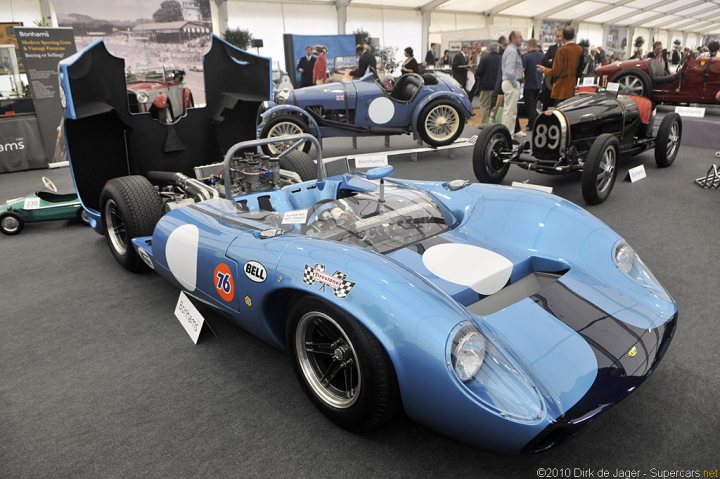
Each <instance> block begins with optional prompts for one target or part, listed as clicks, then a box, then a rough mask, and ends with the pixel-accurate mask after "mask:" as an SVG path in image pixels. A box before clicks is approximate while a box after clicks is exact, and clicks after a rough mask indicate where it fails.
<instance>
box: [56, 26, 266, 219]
mask: <svg viewBox="0 0 720 479" xmlns="http://www.w3.org/2000/svg"><path fill="white" fill-rule="evenodd" d="M204 72H205V90H206V92H207V93H206V98H207V104H206V106H204V107H200V108H190V109H188V110H187V112H186V113H185V114H184V115H183V116H182V117H180V118H178V119H177V120H176V121H175V122H174V123H172V124H164V123H161V122H159V121H157V120H155V119H153V118H152V117H151V115H150V114H149V113H140V114H137V113H131V112H130V109H129V104H128V95H127V85H126V80H125V62H124V60H123V59H121V58H117V57H115V56H113V55H112V54H110V53H109V52H108V50H107V48H106V47H105V44H104V43H103V41H98V42H96V43H94V44H92V45H91V46H89V47H88V48H86V49H85V50H83V51H81V52H79V53H77V54H75V55H73V56H72V57H69V58H67V59H66V60H64V61H62V62H61V63H60V85H61V88H62V90H63V92H62V93H63V94H64V98H63V106H64V110H65V135H66V142H67V150H68V157H69V159H70V164H71V167H72V173H73V178H74V180H75V186H76V188H77V191H78V195H79V196H80V199H81V201H82V203H83V205H84V206H85V208H86V209H87V210H88V213H89V214H90V217H91V224H93V225H95V224H96V222H97V219H98V218H99V213H98V210H99V201H100V193H101V190H102V188H103V186H104V185H105V183H106V182H107V181H108V180H110V179H112V178H116V177H120V176H126V175H143V176H144V175H146V174H147V172H148V171H153V170H159V171H174V172H181V173H184V174H186V175H192V172H193V168H194V167H195V166H200V165H205V164H210V163H215V162H219V161H221V160H222V156H223V154H224V153H225V152H226V151H227V150H228V148H230V146H232V145H233V144H235V143H237V142H240V141H244V140H250V139H254V138H255V136H256V119H257V111H258V107H259V105H260V104H261V103H262V102H263V101H265V100H268V99H270V95H271V92H272V80H271V76H272V74H271V63H270V60H269V59H268V58H263V57H259V56H256V55H253V54H250V53H247V52H244V51H242V50H239V49H237V48H235V47H233V46H232V45H230V44H228V43H226V42H225V41H224V40H222V39H220V38H219V37H216V36H213V38H212V45H211V48H210V50H209V51H208V52H207V53H206V55H205V59H204Z"/></svg>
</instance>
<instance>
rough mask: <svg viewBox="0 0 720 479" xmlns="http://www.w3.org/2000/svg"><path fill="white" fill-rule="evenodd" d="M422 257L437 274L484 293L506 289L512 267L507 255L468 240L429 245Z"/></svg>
mask: <svg viewBox="0 0 720 479" xmlns="http://www.w3.org/2000/svg"><path fill="white" fill-rule="evenodd" d="M422 259H423V264H424V265H425V267H426V268H427V269H429V270H430V272H431V273H432V274H434V275H435V276H437V277H438V278H441V279H444V280H445V281H450V282H451V283H456V284H462V285H465V286H469V287H471V288H472V289H473V291H475V292H476V293H480V294H482V295H484V296H489V295H491V294H495V293H497V292H498V291H500V290H501V289H503V287H504V286H505V285H506V284H507V282H508V280H509V279H510V274H511V273H512V268H513V264H512V262H511V261H510V260H509V259H507V258H506V257H504V256H502V255H499V254H497V253H495V252H494V251H490V250H487V249H485V248H480V247H478V246H472V245H469V244H458V243H444V244H438V245H435V246H433V247H431V248H428V250H427V251H425V253H424V254H423V257H422Z"/></svg>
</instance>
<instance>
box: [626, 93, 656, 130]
mask: <svg viewBox="0 0 720 479" xmlns="http://www.w3.org/2000/svg"><path fill="white" fill-rule="evenodd" d="M625 96H627V97H628V98H630V99H631V100H632V101H633V102H635V106H637V109H638V112H639V113H640V122H641V123H642V124H643V125H649V124H650V118H651V116H652V111H653V104H652V101H650V99H649V98H645V97H644V96H639V95H625Z"/></svg>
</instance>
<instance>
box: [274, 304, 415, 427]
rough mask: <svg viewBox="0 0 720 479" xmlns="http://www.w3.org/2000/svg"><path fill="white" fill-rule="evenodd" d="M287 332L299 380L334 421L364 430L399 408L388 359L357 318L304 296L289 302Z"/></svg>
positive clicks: (395, 385) (394, 378)
mask: <svg viewBox="0 0 720 479" xmlns="http://www.w3.org/2000/svg"><path fill="white" fill-rule="evenodd" d="M286 334H287V344H288V346H289V348H288V349H289V350H290V354H291V356H292V359H293V365H294V367H295V373H296V374H297V377H298V380H299V381H300V384H301V385H302V387H303V389H304V391H305V393H306V394H307V395H308V397H309V398H310V400H311V401H312V403H313V404H314V405H315V406H316V407H317V408H318V409H319V410H320V412H322V413H323V414H324V415H325V416H326V417H327V418H328V419H330V420H331V421H332V422H334V423H335V424H337V425H339V426H340V427H343V428H345V429H348V430H350V431H355V432H365V431H370V430H372V429H376V428H377V427H379V426H381V425H382V424H385V423H386V422H388V421H390V420H391V419H392V418H394V417H395V416H396V415H397V414H398V413H399V412H400V409H401V406H400V391H399V387H398V383H397V377H396V375H395V369H394V368H393V365H392V362H391V361H390V358H389V357H388V355H387V353H386V352H385V350H384V349H383V347H382V345H380V343H379V342H378V340H377V339H375V337H374V336H373V335H372V334H371V333H370V332H369V331H368V330H367V329H366V328H365V327H363V326H362V325H361V324H360V323H359V322H358V321H357V320H355V319H354V318H352V317H350V316H349V315H347V314H346V313H344V312H342V311H341V310H339V309H337V308H335V307H332V306H330V305H328V304H326V303H325V302H323V301H321V300H319V299H317V298H313V297H306V298H303V299H301V300H300V301H298V302H297V304H295V306H294V307H293V309H292V311H291V314H290V320H289V321H288V325H287V333H286ZM343 364H344V366H340V365H343ZM333 372H334V373H335V374H332V373H333ZM330 376H332V379H331V380H330V381H327V383H326V378H328V377H330Z"/></svg>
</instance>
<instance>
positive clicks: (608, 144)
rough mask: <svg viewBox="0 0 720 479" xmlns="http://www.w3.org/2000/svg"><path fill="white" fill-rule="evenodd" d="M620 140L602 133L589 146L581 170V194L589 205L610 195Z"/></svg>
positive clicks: (615, 175)
mask: <svg viewBox="0 0 720 479" xmlns="http://www.w3.org/2000/svg"><path fill="white" fill-rule="evenodd" d="M619 156H620V142H619V141H618V139H617V137H616V136H615V135H611V134H609V133H604V134H602V135H600V136H598V137H597V138H596V139H595V141H594V142H593V144H592V146H591V147H590V152H589V153H588V155H587V158H586V159H585V165H584V166H583V172H582V195H583V198H584V199H585V202H586V203H587V204H589V205H597V204H600V203H602V202H603V201H605V200H606V199H607V197H608V196H609V195H610V192H611V191H612V189H613V186H614V185H615V180H616V179H617V162H618V158H619Z"/></svg>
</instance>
